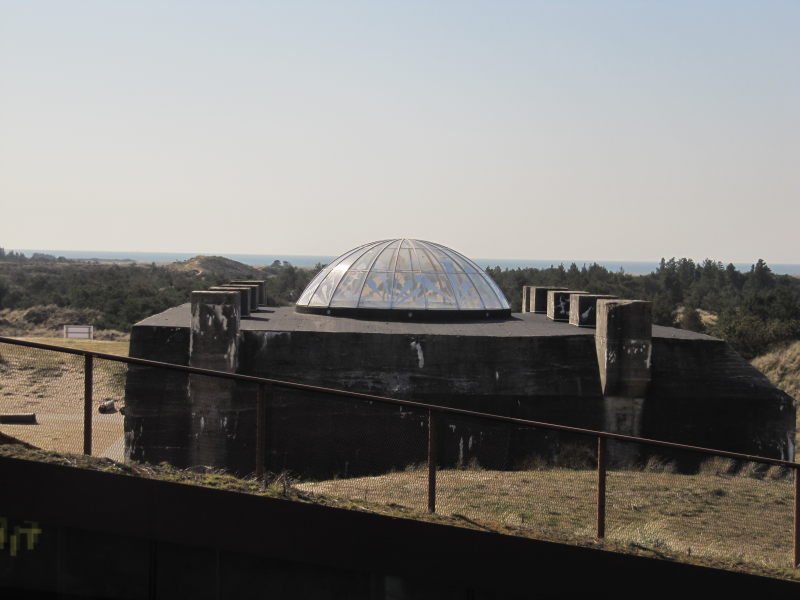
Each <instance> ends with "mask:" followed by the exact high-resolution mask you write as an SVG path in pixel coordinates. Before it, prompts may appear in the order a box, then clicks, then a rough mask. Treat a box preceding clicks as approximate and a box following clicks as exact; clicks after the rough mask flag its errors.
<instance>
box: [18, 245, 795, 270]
mask: <svg viewBox="0 0 800 600" xmlns="http://www.w3.org/2000/svg"><path fill="white" fill-rule="evenodd" d="M11 250H12V249H8V250H7V251H11ZM14 251H15V252H22V253H23V254H25V255H26V256H29V257H30V256H31V255H33V254H34V253H41V254H50V255H53V256H56V257H62V256H63V257H64V258H68V259H73V260H100V261H120V262H122V261H124V262H136V263H171V262H179V261H184V260H188V259H190V258H194V257H195V256H224V257H225V258H229V259H231V260H235V261H237V262H241V263H244V264H246V265H250V266H254V267H260V266H268V265H271V264H272V263H273V262H275V261H276V260H278V261H280V262H284V261H286V262H288V263H290V264H292V265H293V266H295V267H314V266H316V265H317V264H323V265H324V264H327V263H329V262H330V261H332V260H333V259H335V258H336V256H335V255H330V256H323V255H313V254H238V253H217V254H212V253H202V252H133V251H115V250H46V249H44V250H43V249H31V248H27V249H26V248H23V249H20V250H16V249H14ZM676 258H678V257H676ZM472 260H473V261H474V262H476V263H477V264H478V265H480V266H481V267H483V268H486V267H500V268H501V269H526V268H535V269H547V268H549V267H551V266H553V267H557V266H558V265H562V264H563V265H564V267H566V268H568V267H569V266H570V265H572V264H573V263H574V264H575V265H576V266H578V268H581V267H583V266H584V265H585V266H587V267H588V266H590V265H592V264H598V265H600V266H603V267H605V268H606V269H608V270H609V271H614V272H618V271H620V270H622V271H624V272H625V273H630V274H632V275H646V274H648V273H652V272H653V271H655V270H656V269H657V268H658V265H659V263H660V259H659V260H654V261H641V260H627V261H626V260H591V259H566V258H563V259H536V260H534V259H514V258H474V259H472ZM695 262H698V261H695ZM722 262H723V264H728V262H727V261H722ZM755 262H756V261H753V262H748V263H742V262H734V263H733V264H734V266H736V268H737V269H738V270H740V271H748V270H750V267H752V265H753V264H755ZM767 265H768V266H769V268H770V269H771V270H772V272H773V273H775V274H777V275H800V264H793V263H775V264H772V263H769V262H768V263H767Z"/></svg>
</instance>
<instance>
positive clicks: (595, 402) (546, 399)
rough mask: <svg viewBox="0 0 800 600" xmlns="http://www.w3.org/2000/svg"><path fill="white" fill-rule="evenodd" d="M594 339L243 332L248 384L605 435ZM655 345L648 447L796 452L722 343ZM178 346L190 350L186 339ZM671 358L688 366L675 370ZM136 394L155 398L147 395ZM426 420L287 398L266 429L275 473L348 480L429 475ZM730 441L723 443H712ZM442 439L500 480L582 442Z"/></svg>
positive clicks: (281, 396) (173, 313) (531, 331)
mask: <svg viewBox="0 0 800 600" xmlns="http://www.w3.org/2000/svg"><path fill="white" fill-rule="evenodd" d="M189 321H190V311H189V306H188V305H182V306H180V307H175V308H173V309H170V310H168V311H166V312H165V313H162V314H160V315H156V316H154V317H151V318H149V319H146V320H145V321H142V322H141V323H139V324H137V325H136V326H135V328H134V334H133V337H132V339H134V338H136V339H139V338H140V337H141V336H142V335H143V333H144V332H145V331H146V330H151V334H150V335H152V336H156V335H157V333H155V332H159V331H164V332H166V331H170V330H173V329H174V328H181V327H184V328H185V329H186V330H187V331H188V326H189ZM140 329H141V330H142V331H141V332H140V331H139V330H140ZM593 334H594V332H593V330H591V329H586V328H577V327H573V326H571V325H569V324H567V323H562V322H555V321H551V320H549V319H547V318H546V317H545V316H544V315H537V314H531V313H527V314H516V315H514V316H513V318H511V319H509V320H507V321H496V322H474V323H410V322H382V321H360V320H357V319H347V318H331V317H326V316H324V315H312V314H298V313H296V312H294V310H293V308H291V307H281V308H269V309H266V310H263V311H262V312H260V313H258V314H257V315H254V316H253V318H251V319H248V320H245V321H242V322H241V336H242V341H241V346H240V354H239V357H240V361H239V369H238V371H239V372H240V373H247V374H253V375H263V376H269V377H274V378H277V379H283V380H290V381H298V382H303V383H311V384H318V385H324V386H330V387H335V388H340V389H349V390H354V391H362V392H369V393H375V394H380V395H387V396H392V397H397V398H408V399H415V400H420V401H423V402H433V403H437V404H442V405H455V406H459V407H463V408H469V409H473V410H478V411H483V412H492V413H497V414H506V415H510V416H519V417H524V418H530V419H536V420H542V421H549V422H556V423H565V424H574V425H578V426H583V427H588V428H592V429H603V428H604V427H605V426H606V422H607V418H608V413H607V411H606V408H607V407H606V402H605V401H604V398H603V395H602V391H601V387H600V374H599V371H598V363H597V357H596V356H597V355H596V348H595V338H594V335H593ZM652 335H653V346H654V367H653V381H652V383H651V387H650V390H649V393H648V396H647V397H646V398H645V399H644V401H643V403H641V406H640V409H641V410H640V411H639V413H638V416H637V414H631V415H630V416H631V420H632V422H634V423H638V425H635V427H636V428H638V429H640V432H641V434H642V435H643V436H644V437H651V438H656V439H664V438H668V439H671V440H674V441H680V442H684V443H692V444H698V445H711V446H712V447H713V446H715V445H716V446H717V447H723V444H722V441H723V440H722V439H721V437H724V438H725V440H724V441H725V444H724V447H725V448H727V449H730V450H737V451H741V452H751V453H755V449H754V445H756V446H757V447H758V448H764V449H765V450H764V453H765V454H766V455H768V456H782V455H786V453H787V452H789V448H788V446H787V444H788V441H787V438H788V436H789V435H790V432H792V431H793V428H794V425H793V421H792V419H793V418H794V407H793V405H792V403H791V400H788V404H787V398H788V397H787V396H786V395H785V394H783V393H782V392H779V391H778V390H776V389H775V388H774V387H772V386H771V385H769V383H768V382H767V381H766V380H765V379H764V378H763V376H760V375H759V374H758V373H757V372H754V370H753V369H752V367H750V366H749V365H748V364H747V362H746V361H744V360H743V359H741V358H740V357H738V356H737V355H736V354H735V353H733V352H732V351H731V350H730V348H729V347H728V346H727V345H726V344H725V343H724V342H721V341H719V340H716V339H715V338H712V337H710V336H705V335H702V334H697V333H693V332H690V331H685V330H679V329H672V328H666V327H658V326H654V327H653V328H652ZM171 343H178V344H180V343H183V344H188V336H187V338H186V339H185V340H184V341H183V342H177V341H175V342H171ZM132 347H133V345H132ZM660 348H664V350H659V349H660ZM184 352H185V351H184ZM659 352H662V358H660V359H659V355H658V353H659ZM728 353H729V354H728ZM673 355H687V356H689V358H688V359H687V360H686V361H685V363H684V362H681V361H678V362H676V361H675V360H674V358H673ZM659 360H661V361H662V362H659ZM673 364H674V365H675V370H674V371H673V369H672V366H673ZM682 380H685V381H687V382H689V383H688V384H686V385H683V384H682V383H680V382H681V381H682ZM731 382H734V383H731ZM151 384H153V385H155V384H157V380H155V379H152V380H151ZM751 384H752V385H755V387H752V385H751ZM132 392H136V393H138V394H145V393H146V389H145V388H141V387H140V388H136V389H132ZM128 402H129V403H130V402H132V403H134V404H136V403H137V402H138V403H139V404H140V405H141V404H146V402H147V400H146V399H137V398H131V399H129V400H128ZM739 406H742V407H745V408H746V409H747V410H746V411H745V412H746V414H747V415H748V417H747V420H746V421H745V420H743V419H742V418H740V416H739V414H737V413H736V412H735V411H731V410H730V407H739ZM234 407H238V408H239V412H238V424H237V429H236V430H235V432H236V435H235V439H234V437H233V434H231V437H230V439H229V440H228V445H227V453H228V457H229V461H228V463H229V468H233V469H235V470H238V471H239V472H243V473H248V472H252V471H253V468H254V455H253V445H254V438H255V427H254V422H255V419H254V415H255V390H254V389H241V388H240V389H237V390H236V393H235V395H234ZM248 411H249V412H248ZM748 411H749V412H748ZM618 412H619V411H618ZM628 412H630V411H628ZM623 413H624V411H622V412H619V414H620V415H621V417H620V418H622V417H624V416H625V415H624V414H623ZM773 413H774V414H773ZM684 415H689V417H688V418H686V419H685V418H684ZM759 415H764V418H761V417H760V416H759ZM425 418H426V415H424V414H417V413H411V412H409V411H405V410H404V411H401V410H399V409H398V408H388V407H385V406H382V405H377V404H368V403H363V402H356V401H352V400H333V399H332V398H331V397H330V396H326V395H321V394H313V393H307V392H293V391H286V390H283V391H278V392H276V395H275V397H274V398H273V402H272V408H271V417H270V420H269V431H268V438H269V440H270V454H269V462H270V467H269V468H272V469H276V470H279V469H283V468H286V469H290V470H294V471H299V470H300V469H302V470H303V472H305V473H306V474H312V473H316V474H318V475H319V476H329V475H331V474H339V475H342V476H344V475H354V474H359V473H370V472H381V471H383V470H385V469H387V468H390V467H394V468H402V467H404V466H407V465H408V464H411V463H419V462H422V461H423V460H424V458H425V449H426V435H427V432H426V429H425ZM626 418H627V417H626ZM720 428H721V430H722V431H723V432H724V433H723V434H721V435H720V436H717V435H708V434H709V432H716V431H719V430H720ZM667 434H669V435H667ZM440 438H441V441H442V462H443V463H444V464H451V465H452V464H458V463H459V462H460V463H468V462H470V460H472V459H476V460H478V462H479V463H480V464H484V465H486V466H497V467H508V466H514V465H518V464H520V463H524V462H525V460H526V457H529V456H530V455H531V454H536V455H539V456H541V455H545V456H547V455H551V456H552V455H553V454H557V453H558V452H559V451H560V450H559V448H563V447H564V446H565V445H571V444H580V443H582V442H581V441H579V440H577V439H575V438H574V437H573V438H570V437H568V436H564V435H561V436H559V435H556V434H554V433H548V432H544V431H538V432H531V431H528V430H522V429H518V430H509V429H508V428H496V427H493V426H487V425H486V424H485V423H484V424H477V423H470V422H469V421H468V420H466V419H456V420H454V421H452V422H448V423H447V424H443V425H442V428H441V430H440ZM751 439H753V440H756V441H755V442H753V443H751ZM137 440H144V441H145V442H147V443H150V438H147V437H142V436H140V437H139V438H136V439H133V443H136V442H137ZM156 442H158V439H156ZM712 442H713V443H712ZM159 443H160V442H159ZM770 444H771V445H770ZM162 446H163V444H162ZM139 452H140V454H146V455H147V456H153V455H154V454H155V453H156V452H155V451H151V450H149V449H148V450H147V451H144V450H143V451H139Z"/></svg>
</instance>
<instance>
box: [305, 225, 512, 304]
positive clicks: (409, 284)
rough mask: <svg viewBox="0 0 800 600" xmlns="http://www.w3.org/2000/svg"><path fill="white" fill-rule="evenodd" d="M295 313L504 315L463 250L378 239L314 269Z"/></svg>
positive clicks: (500, 300)
mask: <svg viewBox="0 0 800 600" xmlns="http://www.w3.org/2000/svg"><path fill="white" fill-rule="evenodd" d="M296 310H297V311H298V312H315V313H322V314H329V315H344V316H358V317H370V316H374V317H388V318H402V319H412V320H414V319H425V318H437V319H438V318H487V317H507V316H509V315H510V314H511V308H510V306H509V304H508V301H507V300H506V297H505V295H504V294H503V292H502V291H500V288H498V287H497V284H496V283H495V282H494V281H493V280H492V278H491V277H489V276H488V275H487V274H486V273H485V272H484V271H483V270H482V269H481V268H480V267H478V265H476V264H475V263H474V262H472V261H471V260H470V259H468V258H467V257H466V256H464V255H463V254H459V253H458V252H456V251H455V250H451V249H450V248H447V247H445V246H442V245H440V244H435V243H433V242H426V241H423V240H407V239H396V240H382V241H379V242H371V243H369V244H364V245H363V246H359V247H358V248H355V249H354V250H350V251H349V252H345V253H344V254H342V255H341V256H339V257H338V258H337V259H336V260H334V261H332V262H331V263H330V264H329V265H328V266H327V267H325V268H324V269H323V270H322V271H320V272H319V274H317V276H316V277H315V278H314V279H313V280H312V281H311V283H309V284H308V286H307V287H306V289H305V290H304V291H303V293H302V295H301V296H300V299H299V300H298V301H297V305H296Z"/></svg>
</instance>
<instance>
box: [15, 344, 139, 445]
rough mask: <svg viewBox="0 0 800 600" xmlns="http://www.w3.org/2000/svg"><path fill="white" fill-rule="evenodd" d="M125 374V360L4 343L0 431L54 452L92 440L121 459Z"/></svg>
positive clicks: (94, 443) (90, 442) (90, 443)
mask: <svg viewBox="0 0 800 600" xmlns="http://www.w3.org/2000/svg"><path fill="white" fill-rule="evenodd" d="M87 364H88V365H89V369H88V371H87ZM87 372H89V373H91V376H90V378H89V380H88V381H89V386H90V389H91V393H90V394H89V403H88V405H87V401H86V400H87V393H86V389H87V376H86V374H87ZM126 373H127V365H126V364H125V363H122V362H116V361H112V360H103V359H94V360H92V359H91V358H90V359H88V363H87V358H86V357H85V355H83V354H82V353H68V352H64V351H55V350H46V349H42V348H33V347H28V346H22V345H14V344H9V343H0V432H2V433H3V434H5V435H6V436H10V437H12V438H15V439H17V440H19V441H22V442H25V443H28V444H31V445H33V446H36V447H37V448H42V449H45V450H52V451H55V452H73V453H80V452H83V451H84V450H85V449H86V448H87V443H88V444H89V446H90V447H91V453H92V454H94V455H96V456H108V457H109V458H113V459H114V460H120V461H121V460H123V459H124V436H123V415H122V414H121V412H120V408H121V407H122V406H123V400H124V395H125V376H126ZM87 411H88V412H89V413H90V414H89V415H87ZM89 416H90V417H91V418H90V419H89V418H88V417H89ZM87 422H90V427H89V428H87V427H86V424H87ZM87 431H88V432H89V433H90V435H89V438H88V440H87V439H86V433H87Z"/></svg>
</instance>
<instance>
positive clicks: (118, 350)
mask: <svg viewBox="0 0 800 600" xmlns="http://www.w3.org/2000/svg"><path fill="white" fill-rule="evenodd" d="M16 339H19V340H26V341H29V342H38V343H40V344H51V345H53V346H64V347H66V348H75V349H77V350H90V351H93V352H102V353H104V354H116V355H118V356H128V341H127V340H122V341H108V340H76V339H68V338H63V337H46V336H36V337H18V338H16Z"/></svg>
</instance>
